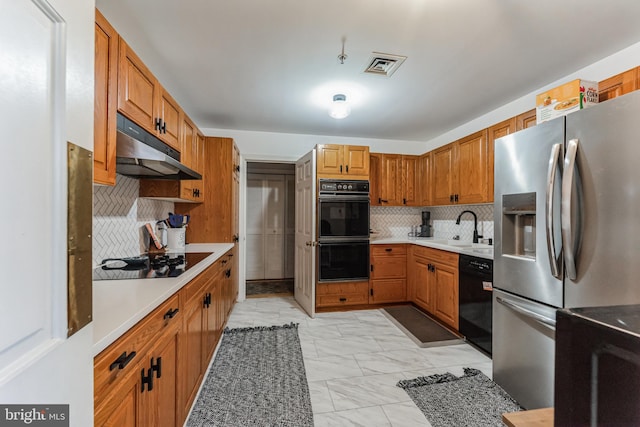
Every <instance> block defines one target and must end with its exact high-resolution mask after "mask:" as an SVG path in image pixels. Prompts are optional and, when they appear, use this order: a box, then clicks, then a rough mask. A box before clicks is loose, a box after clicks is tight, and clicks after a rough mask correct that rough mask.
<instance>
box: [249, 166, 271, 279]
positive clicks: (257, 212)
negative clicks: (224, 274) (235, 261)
mask: <svg viewBox="0 0 640 427" xmlns="http://www.w3.org/2000/svg"><path fill="white" fill-rule="evenodd" d="M265 207H266V201H265V199H264V191H263V189H262V176H259V175H257V176H255V175H254V176H247V234H246V248H247V269H246V270H247V277H246V279H247V280H262V279H264V261H265V260H264V210H265Z"/></svg>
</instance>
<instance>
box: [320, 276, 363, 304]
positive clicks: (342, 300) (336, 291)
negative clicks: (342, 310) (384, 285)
mask: <svg viewBox="0 0 640 427" xmlns="http://www.w3.org/2000/svg"><path fill="white" fill-rule="evenodd" d="M368 303H369V282H336V283H318V285H317V286H316V307H319V308H320V307H340V306H349V305H361V304H368Z"/></svg>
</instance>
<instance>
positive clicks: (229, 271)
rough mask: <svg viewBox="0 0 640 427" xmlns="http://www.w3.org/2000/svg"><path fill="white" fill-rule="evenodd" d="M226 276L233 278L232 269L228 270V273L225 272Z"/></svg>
mask: <svg viewBox="0 0 640 427" xmlns="http://www.w3.org/2000/svg"><path fill="white" fill-rule="evenodd" d="M224 275H225V276H226V277H231V269H228V270H227V271H225V273H224Z"/></svg>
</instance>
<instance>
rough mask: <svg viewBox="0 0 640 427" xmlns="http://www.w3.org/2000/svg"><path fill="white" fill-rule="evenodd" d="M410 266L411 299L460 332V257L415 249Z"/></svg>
mask: <svg viewBox="0 0 640 427" xmlns="http://www.w3.org/2000/svg"><path fill="white" fill-rule="evenodd" d="M408 264H409V273H408V275H409V287H408V288H409V299H410V300H411V301H413V302H414V303H415V304H416V305H417V306H419V307H420V308H422V309H424V310H426V311H427V312H429V313H430V314H432V315H434V316H435V317H437V318H438V319H439V320H441V321H442V322H443V323H445V324H447V325H449V326H451V327H452V328H454V329H458V254H456V253H453V252H447V251H441V250H438V249H432V248H425V247H420V246H412V248H411V251H410V254H409V263H408Z"/></svg>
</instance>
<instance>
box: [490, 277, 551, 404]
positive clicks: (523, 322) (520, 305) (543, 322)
mask: <svg viewBox="0 0 640 427" xmlns="http://www.w3.org/2000/svg"><path fill="white" fill-rule="evenodd" d="M555 311H556V309H555V308H552V307H548V306H546V305H543V304H538V303H536V302H533V301H530V300H527V299H524V298H520V297H517V296H515V295H512V294H509V293H506V292H503V291H501V290H498V289H495V288H494V290H493V380H494V381H495V382H496V383H497V384H499V385H500V386H501V387H502V388H504V389H505V391H506V392H507V393H509V395H511V397H513V398H514V399H516V400H517V401H518V403H519V404H520V405H522V406H524V407H525V408H526V409H537V408H545V407H549V406H553V385H554V377H553V375H554V364H555V357H554V355H555V328H554V327H553V326H552V325H553V323H554V322H555Z"/></svg>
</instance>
